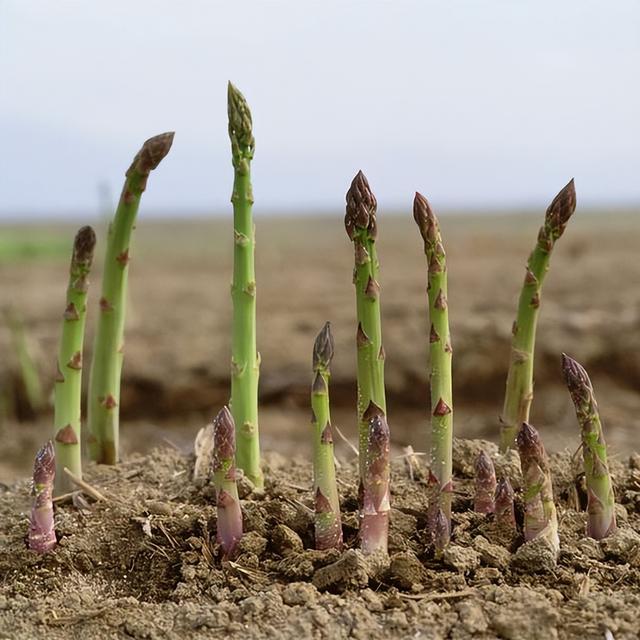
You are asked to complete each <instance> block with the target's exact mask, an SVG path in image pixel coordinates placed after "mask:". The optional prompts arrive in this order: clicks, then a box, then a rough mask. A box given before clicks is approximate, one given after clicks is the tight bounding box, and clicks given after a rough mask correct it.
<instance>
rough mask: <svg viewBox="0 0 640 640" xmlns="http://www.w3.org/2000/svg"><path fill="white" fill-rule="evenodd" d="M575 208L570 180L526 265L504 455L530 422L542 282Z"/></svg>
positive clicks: (514, 343)
mask: <svg viewBox="0 0 640 640" xmlns="http://www.w3.org/2000/svg"><path fill="white" fill-rule="evenodd" d="M575 208H576V191H575V186H574V184H573V180H571V182H569V183H568V184H567V185H566V186H565V187H564V188H563V189H562V190H561V191H560V193H558V195H557V196H556V197H555V198H554V199H553V201H552V202H551V204H550V205H549V208H548V209H547V212H546V215H545V221H544V225H543V226H542V227H541V229H540V232H539V233H538V241H537V243H536V246H535V248H534V250H533V251H532V253H531V255H530V256H529V261H528V262H527V270H526V275H525V278H524V284H523V286H522V291H521V292H520V300H519V302H518V312H517V316H516V320H515V322H514V323H513V329H512V333H513V338H512V340H511V361H510V363H509V373H508V375H507V388H506V393H505V398H504V407H503V410H502V416H501V430H500V451H502V452H503V453H504V452H505V451H507V450H508V449H510V448H511V447H513V442H514V439H515V437H516V434H517V433H518V429H519V428H520V425H521V424H522V423H523V422H527V421H528V420H529V409H530V408H531V402H532V401H533V358H534V348H535V341H536V326H537V322H538V311H539V307H540V296H541V294H542V283H543V282H544V278H545V276H546V274H547V271H548V269H549V258H550V257H551V251H552V250H553V247H554V245H555V243H556V241H557V240H558V238H560V236H561V235H562V234H563V232H564V230H565V227H566V225H567V222H568V221H569V218H570V217H571V215H572V214H573V212H574V211H575Z"/></svg>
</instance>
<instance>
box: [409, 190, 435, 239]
mask: <svg viewBox="0 0 640 640" xmlns="http://www.w3.org/2000/svg"><path fill="white" fill-rule="evenodd" d="M413 219H414V220H415V221H416V224H417V225H418V229H420V235H421V236H422V239H423V240H424V241H425V242H433V241H435V239H436V238H435V235H434V232H435V229H436V225H437V222H436V217H435V215H434V213H433V211H432V209H431V206H430V205H429V201H428V200H427V199H426V198H425V197H424V196H423V195H422V194H421V193H419V192H418V191H416V195H415V197H414V199H413Z"/></svg>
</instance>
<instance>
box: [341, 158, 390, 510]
mask: <svg viewBox="0 0 640 640" xmlns="http://www.w3.org/2000/svg"><path fill="white" fill-rule="evenodd" d="M346 200H347V207H346V215H345V218H344V225H345V229H346V231H347V235H348V236H349V239H350V240H351V241H352V242H353V246H354V254H355V268H354V273H353V282H354V284H355V287H356V313H357V320H358V328H357V332H356V345H357V350H358V359H357V378H358V441H359V449H360V458H359V464H360V489H361V490H360V494H361V496H362V495H363V491H362V489H363V485H364V481H365V474H366V472H367V469H366V468H367V460H366V455H363V452H365V451H366V450H367V445H368V442H369V428H370V423H371V420H372V418H374V417H375V416H381V417H383V418H384V417H385V416H386V413H387V402H386V398H385V390H384V359H385V354H384V348H383V346H382V327H381V323H380V284H379V283H378V274H379V270H380V265H379V262H378V256H377V251H376V237H377V235H378V229H377V223H376V208H377V202H376V198H375V196H374V195H373V193H372V191H371V188H370V187H369V183H368V182H367V179H366V177H365V175H364V173H362V171H358V173H357V175H356V177H355V178H354V179H353V181H352V182H351V187H350V188H349V190H348V191H347V196H346ZM361 506H362V505H361Z"/></svg>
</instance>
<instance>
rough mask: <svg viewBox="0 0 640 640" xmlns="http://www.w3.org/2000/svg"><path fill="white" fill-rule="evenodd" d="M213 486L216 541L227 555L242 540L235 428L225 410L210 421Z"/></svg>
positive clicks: (224, 408)
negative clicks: (216, 522) (216, 520)
mask: <svg viewBox="0 0 640 640" xmlns="http://www.w3.org/2000/svg"><path fill="white" fill-rule="evenodd" d="M213 429H214V436H213V438H214V443H213V463H212V470H213V484H214V486H215V489H216V507H217V512H218V525H217V533H216V536H217V541H218V543H219V544H220V545H221V547H222V550H223V551H224V553H225V555H227V556H230V555H232V554H233V552H234V551H235V548H236V545H237V544H238V542H240V539H241V538H242V511H241V510H240V499H239V498H238V487H237V486H236V466H235V452H236V427H235V424H234V423H233V417H232V415H231V412H230V411H229V409H227V407H222V409H221V410H220V412H219V413H218V415H217V416H216V417H215V419H214V421H213Z"/></svg>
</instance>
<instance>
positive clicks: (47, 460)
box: [29, 440, 57, 553]
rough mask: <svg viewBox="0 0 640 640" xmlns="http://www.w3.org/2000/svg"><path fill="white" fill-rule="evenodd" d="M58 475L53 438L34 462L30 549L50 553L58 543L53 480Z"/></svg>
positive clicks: (39, 452)
mask: <svg viewBox="0 0 640 640" xmlns="http://www.w3.org/2000/svg"><path fill="white" fill-rule="evenodd" d="M55 475H56V461H55V452H54V449H53V444H52V443H51V440H49V441H48V442H47V444H45V445H44V446H43V447H42V449H40V451H38V453H37V454H36V459H35V462H34V464H33V489H32V492H31V495H32V496H33V506H32V508H31V517H30V519H29V549H31V550H32V551H35V552H37V553H48V552H49V551H51V550H53V548H54V547H55V546H56V544H57V540H56V531H55V527H54V522H53V482H54V478H55Z"/></svg>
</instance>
